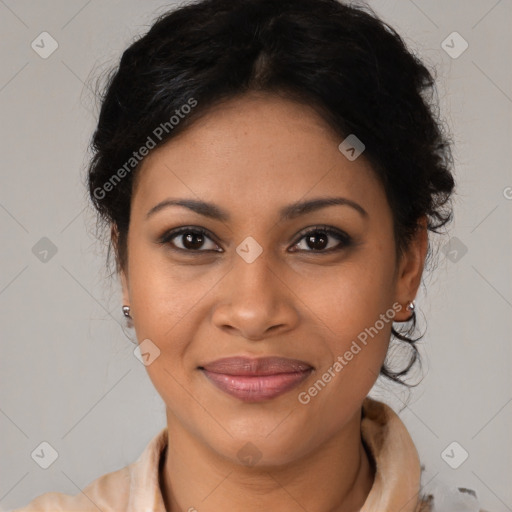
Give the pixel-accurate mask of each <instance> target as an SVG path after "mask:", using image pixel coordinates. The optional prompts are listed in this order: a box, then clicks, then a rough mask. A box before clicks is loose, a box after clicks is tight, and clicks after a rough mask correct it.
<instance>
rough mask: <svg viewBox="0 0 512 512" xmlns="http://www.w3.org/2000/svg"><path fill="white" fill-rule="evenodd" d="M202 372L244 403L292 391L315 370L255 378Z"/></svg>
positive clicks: (221, 388)
mask: <svg viewBox="0 0 512 512" xmlns="http://www.w3.org/2000/svg"><path fill="white" fill-rule="evenodd" d="M202 371H203V373H204V374H205V375H206V377H207V378H208V379H209V380H210V381H211V382H212V383H213V384H214V385H215V386H217V388H219V389H220V390H221V391H224V392H225V393H227V394H228V395H231V396H234V397H235V398H238V399H240V400H243V401H244V402H261V401H263V400H270V399H272V398H275V397H277V396H279V395H282V394H283V393H286V392H287V391H290V390H291V389H293V388H294V387H296V386H298V385H299V384H300V383H301V382H302V381H304V380H305V379H307V378H308V377H309V375H311V372H312V371H313V370H312V369H310V370H307V371H304V372H294V373H279V374H275V375H254V376H248V375H226V374H223V373H213V372H209V371H207V370H202Z"/></svg>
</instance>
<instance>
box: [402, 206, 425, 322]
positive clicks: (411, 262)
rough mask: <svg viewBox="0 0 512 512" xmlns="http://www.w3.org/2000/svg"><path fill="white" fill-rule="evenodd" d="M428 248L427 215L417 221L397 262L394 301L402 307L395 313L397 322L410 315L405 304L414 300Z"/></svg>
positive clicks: (404, 319)
mask: <svg viewBox="0 0 512 512" xmlns="http://www.w3.org/2000/svg"><path fill="white" fill-rule="evenodd" d="M427 249H428V229H427V217H426V216H423V217H421V219H420V220H419V221H418V226H417V228H416V231H415V233H414V236H413V237H412V239H411V241H410V243H409V246H408V247H407V249H406V250H405V251H404V252H403V253H402V255H401V258H400V261H399V263H398V271H397V281H396V285H395V301H396V302H398V303H399V304H400V305H401V306H402V309H401V310H400V311H399V312H398V313H397V315H396V321H397V322H403V321H406V320H407V319H408V318H409V317H410V316H411V315H410V313H409V312H408V311H407V310H406V307H407V304H409V302H410V301H412V300H414V298H415V297H416V294H417V293H418V288H419V286H420V283H421V276H422V275H423V268H424V266H425V258H426V255H427Z"/></svg>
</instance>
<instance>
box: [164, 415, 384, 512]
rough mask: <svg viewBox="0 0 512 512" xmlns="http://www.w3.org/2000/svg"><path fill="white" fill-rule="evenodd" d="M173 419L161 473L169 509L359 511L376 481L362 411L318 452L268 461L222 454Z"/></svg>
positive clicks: (213, 511)
mask: <svg viewBox="0 0 512 512" xmlns="http://www.w3.org/2000/svg"><path fill="white" fill-rule="evenodd" d="M169 420H171V421H169ZM174 420H175V419H173V418H171V417H170V416H169V415H168V436H169V439H168V445H167V450H166V453H165V460H164V461H163V464H162V468H161V473H160V487H161V490H162V495H163V498H164V504H165V507H166V510H167V511H168V512H188V511H192V512H193V511H195V510H196V509H197V510H200V511H205V512H206V511H207V512H217V511H225V510H244V511H245V512H252V511H256V510H258V511H261V510H265V509H268V510H279V511H282V512H291V511H297V510H315V511H318V512H342V511H343V512H356V511H359V510H360V509H361V507H362V505H363V503H364V501H365V500H366V497H367V496H368V493H369V492H370V489H371V487H372V485H373V480H374V473H375V469H374V467H373V463H372V461H371V459H370V458H369V456H368V454H367V452H366V450H365V448H364V445H363V443H362V440H361V433H360V432H361V431H360V426H361V413H360V411H358V414H356V415H355V416H354V418H352V419H351V420H350V421H349V423H347V425H346V426H345V427H344V429H343V430H342V431H341V432H338V433H336V434H335V435H334V436H332V437H331V438H330V439H328V440H327V441H326V442H325V443H324V444H323V445H322V446H320V447H318V448H317V449H315V450H314V453H309V454H308V455H306V456H304V457H302V458H301V459H299V460H295V461H293V462H291V463H289V464H286V465H281V466H265V467H258V465H255V466H252V467H249V466H244V465H241V464H240V463H237V462H235V461H232V460H230V459H226V458H224V457H222V456H221V455H219V454H218V453H216V452H215V451H213V450H212V449H211V448H210V447H209V446H207V445H205V444H204V443H202V442H201V441H200V440H198V439H197V438H194V437H193V436H191V435H190V433H189V432H188V431H186V430H185V429H183V428H182V426H181V425H180V424H179V423H178V422H177V421H174Z"/></svg>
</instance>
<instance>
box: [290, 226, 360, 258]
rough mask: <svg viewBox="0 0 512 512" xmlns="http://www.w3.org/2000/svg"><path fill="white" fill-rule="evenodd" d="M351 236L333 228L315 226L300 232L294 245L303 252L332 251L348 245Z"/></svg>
mask: <svg viewBox="0 0 512 512" xmlns="http://www.w3.org/2000/svg"><path fill="white" fill-rule="evenodd" d="M350 242H351V238H350V237H349V236H348V235H347V234H346V233H344V232H342V231H339V230H337V229H333V228H327V227H325V228H324V227H316V228H314V229H310V230H308V231H306V232H303V233H302V236H301V238H300V239H299V242H297V243H296V244H295V245H294V247H295V248H297V249H298V250H299V251H305V252H324V253H325V252H327V253H328V252H332V251H336V250H340V249H343V248H344V247H347V246H348V245H350Z"/></svg>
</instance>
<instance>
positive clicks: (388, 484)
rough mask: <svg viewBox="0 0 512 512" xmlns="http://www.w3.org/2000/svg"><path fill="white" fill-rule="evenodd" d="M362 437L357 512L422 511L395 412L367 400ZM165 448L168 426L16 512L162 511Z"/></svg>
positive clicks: (414, 464)
mask: <svg viewBox="0 0 512 512" xmlns="http://www.w3.org/2000/svg"><path fill="white" fill-rule="evenodd" d="M361 435H362V438H363V440H364V442H365V444H366V446H367V447H368V449H369V451H370V453H371V455H372V457H373V459H374V462H375V464H376V474H375V481H374V483H373V486H372V488H371V490H370V493H369V494H368V497H367V499H366V501H365V503H364V505H363V508H362V509H361V512H396V511H398V510H399V511H400V512H420V511H421V512H423V511H428V510H429V507H428V505H427V504H426V503H423V504H422V502H420V500H419V498H418V492H419V489H420V475H421V469H420V462H419V458H418V453H417V451H416V448H415V446H414V443H413V441H412V439H411V437H410V435H409V433H408V432H407V429H406V428H405V425H404V424H403V423H402V421H401V420H400V418H399V417H398V416H397V415H396V414H395V412H394V411H393V410H392V409H391V408H390V407H389V406H387V405H385V404H384V403H382V402H378V401H376V400H373V399H370V398H366V399H365V401H364V403H363V419H362V422H361ZM166 446H167V427H165V428H164V429H162V430H161V431H160V432H159V433H158V434H157V435H156V436H155V437H154V438H153V439H152V440H151V441H150V442H149V444H148V445H147V446H146V448H145V449H144V451H143V452H142V454H141V455H140V457H139V458H138V459H137V460H136V461H135V462H133V463H131V464H129V465H128V466H125V467H124V468H121V469H119V470H117V471H113V472H111V473H107V474H105V475H103V476H100V477H99V478H97V479H96V480H94V481H93V482H91V483H90V484H89V485H88V486H87V487H85V489H84V490H83V491H82V492H80V493H78V494H77V495H75V496H70V495H67V494H62V493H56V492H48V493H45V494H42V495H41V496H39V497H37V498H35V499H34V500H32V501H31V502H30V503H29V504H28V505H27V506H26V507H24V508H20V509H16V511H14V512H35V511H44V512H50V511H52V512H54V511H66V512H71V511H77V512H78V511H80V512H85V511H87V512H89V511H90V512H93V511H94V512H98V510H101V511H102V512H121V511H126V512H149V511H152V512H165V507H164V503H163V498H162V493H161V491H160V487H159V464H160V462H161V461H163V456H164V455H165V448H166Z"/></svg>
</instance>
